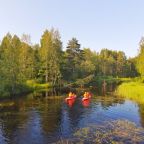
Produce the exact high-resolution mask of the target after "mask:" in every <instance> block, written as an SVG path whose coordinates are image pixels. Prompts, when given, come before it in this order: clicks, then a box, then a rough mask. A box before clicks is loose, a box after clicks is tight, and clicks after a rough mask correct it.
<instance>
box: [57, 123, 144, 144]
mask: <svg viewBox="0 0 144 144" xmlns="http://www.w3.org/2000/svg"><path fill="white" fill-rule="evenodd" d="M143 141H144V129H142V128H139V127H137V126H136V125H135V124H134V123H132V122H130V121H127V120H115V121H110V122H105V123H104V124H103V125H91V126H89V127H85V128H81V129H79V130H77V131H76V132H75V133H74V136H73V139H70V140H61V141H59V142H57V144H73V143H99V144H114V143H116V144H125V143H143Z"/></svg>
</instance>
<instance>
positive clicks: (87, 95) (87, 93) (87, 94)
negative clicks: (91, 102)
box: [84, 92, 92, 98]
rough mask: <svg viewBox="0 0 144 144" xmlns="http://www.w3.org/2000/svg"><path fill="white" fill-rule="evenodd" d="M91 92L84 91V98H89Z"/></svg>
mask: <svg viewBox="0 0 144 144" xmlns="http://www.w3.org/2000/svg"><path fill="white" fill-rule="evenodd" d="M91 96H92V95H91V93H90V92H85V93H84V98H91Z"/></svg>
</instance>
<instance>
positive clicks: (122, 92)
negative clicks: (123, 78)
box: [116, 82, 144, 103]
mask: <svg viewBox="0 0 144 144" xmlns="http://www.w3.org/2000/svg"><path fill="white" fill-rule="evenodd" d="M116 94H117V95H119V96H122V97H125V98H129V99H131V100H135V101H137V102H140V103H144V83H141V82H128V83H122V84H121V85H120V86H118V88H117V90H116Z"/></svg>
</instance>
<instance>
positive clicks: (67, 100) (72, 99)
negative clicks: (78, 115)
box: [65, 96, 76, 107]
mask: <svg viewBox="0 0 144 144" xmlns="http://www.w3.org/2000/svg"><path fill="white" fill-rule="evenodd" d="M75 99H76V96H72V97H67V98H65V102H66V103H67V104H68V105H69V107H72V106H73V104H74V102H75Z"/></svg>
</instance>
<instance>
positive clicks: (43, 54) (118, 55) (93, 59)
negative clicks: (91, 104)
mask: <svg viewBox="0 0 144 144" xmlns="http://www.w3.org/2000/svg"><path fill="white" fill-rule="evenodd" d="M64 49H65V50H63V45H62V41H61V37H60V34H59V32H58V30H55V29H51V30H45V31H44V33H43V35H42V36H41V39H40V44H35V45H33V44H32V43H31V41H30V36H29V35H25V34H24V35H23V36H22V37H21V38H19V37H18V36H16V35H14V36H12V35H11V34H9V33H8V34H7V35H6V36H4V38H3V39H2V41H1V43H0V96H10V95H11V96H14V95H16V94H20V93H22V92H25V91H27V90H29V86H28V82H30V81H33V82H35V83H39V84H47V85H48V86H51V87H55V86H59V85H64V84H70V83H74V84H75V85H77V86H79V85H84V84H89V83H91V84H92V83H94V81H95V79H96V78H98V77H114V78H122V77H137V76H142V75H144V64H143V61H144V38H142V39H141V41H140V45H139V53H138V55H137V57H134V58H127V57H126V55H125V53H124V52H122V51H114V50H109V49H107V48H103V49H102V50H101V51H100V52H96V51H92V50H91V49H90V48H81V44H80V43H79V41H78V40H77V39H76V38H72V39H71V40H69V41H68V43H67V47H66V48H64Z"/></svg>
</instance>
